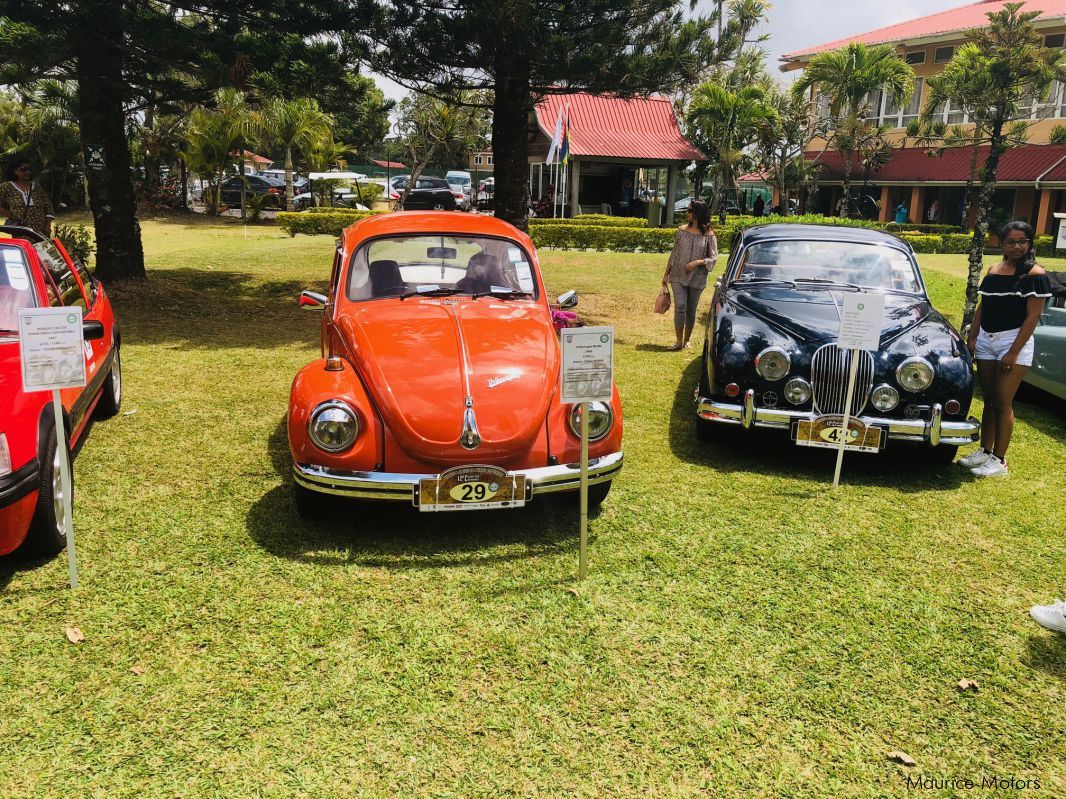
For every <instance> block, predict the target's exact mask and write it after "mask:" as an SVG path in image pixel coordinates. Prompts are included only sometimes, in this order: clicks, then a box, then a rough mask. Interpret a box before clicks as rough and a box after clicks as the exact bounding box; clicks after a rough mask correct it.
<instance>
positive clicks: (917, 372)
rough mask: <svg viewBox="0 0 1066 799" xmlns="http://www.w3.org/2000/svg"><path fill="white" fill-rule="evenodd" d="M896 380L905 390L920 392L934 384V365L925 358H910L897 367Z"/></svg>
mask: <svg viewBox="0 0 1066 799" xmlns="http://www.w3.org/2000/svg"><path fill="white" fill-rule="evenodd" d="M896 382H897V383H899V384H900V386H902V387H903V389H904V390H906V391H909V392H911V393H912V394H919V393H921V392H922V391H925V390H926V389H927V388H929V386H931V385H932V384H933V365H932V364H931V363H929V361H927V360H926V359H925V358H919V357H917V356H915V357H913V358H908V359H907V360H905V361H904V362H903V363H901V364H900V365H899V367H898V368H897V369H896Z"/></svg>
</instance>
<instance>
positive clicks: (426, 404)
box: [288, 212, 622, 515]
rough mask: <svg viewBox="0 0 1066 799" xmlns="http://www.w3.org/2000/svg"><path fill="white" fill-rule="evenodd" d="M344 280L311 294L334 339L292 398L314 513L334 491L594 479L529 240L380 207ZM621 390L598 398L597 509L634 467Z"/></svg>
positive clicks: (502, 494) (456, 506)
mask: <svg viewBox="0 0 1066 799" xmlns="http://www.w3.org/2000/svg"><path fill="white" fill-rule="evenodd" d="M329 286H330V288H329V295H328V296H327V295H323V294H317V293H315V292H311V291H305V292H304V293H303V295H302V297H301V300H300V304H301V305H302V306H303V307H305V308H308V309H311V310H317V311H320V312H321V313H322V347H323V349H322V357H321V358H319V359H317V360H315V361H313V362H312V363H310V364H309V365H307V366H305V367H304V368H303V369H301V370H300V371H299V373H297V375H296V378H295V380H294V381H293V384H292V393H291V394H290V398H289V414H288V437H289V448H290V451H291V453H292V459H293V477H294V483H295V486H294V491H295V500H296V506H297V508H298V509H299V511H300V512H301V513H302V514H306V515H313V514H315V513H316V512H317V511H318V510H320V509H321V507H322V504H323V502H324V500H325V497H326V496H328V495H332V496H340V497H350V498H352V499H362V500H382V501H391V502H402V503H406V504H411V505H414V506H415V507H417V508H419V509H420V510H423V511H451V510H479V509H487V508H516V507H519V506H522V505H524V504H525V503H527V502H529V501H532V500H534V499H536V498H538V497H540V496H542V495H545V494H549V493H553V492H557V491H577V490H578V489H579V487H580V469H579V468H578V464H579V462H580V458H581V439H580V430H581V406H580V405H570V404H567V403H564V402H562V400H561V390H560V383H559V358H560V348H559V337H558V335H557V334H556V331H555V327H554V325H553V320H552V312H551V307H550V305H549V302H548V297H547V291H546V288H545V286H544V282H543V276H542V274H541V272H540V268H539V266H538V263H537V256H536V252H535V250H534V248H533V242H532V241H531V240H530V238H529V236H527V235H526V234H525V233H522V232H521V231H519V230H517V229H516V228H514V227H513V226H511V225H509V224H507V223H506V222H503V221H502V220H498V219H495V218H492V217H486V216H474V215H467V214H444V213H421V212H415V213H402V214H382V215H380V216H375V217H370V218H369V219H364V220H363V221H361V222H359V223H358V224H357V225H353V226H352V227H349V228H348V229H347V230H345V231H344V233H343V234H342V236H341V240H340V245H339V247H338V249H337V255H336V258H335V260H334V262H333V273H332V276H331V278H330V281H329ZM567 294H568V295H569V296H566V295H564V296H563V297H560V299H559V304H560V306H563V307H573V305H575V304H576V302H577V296H576V294H573V292H568V293H567ZM612 394H613V397H612V400H611V401H610V402H594V403H591V404H590V409H589V419H588V423H589V427H590V444H589V457H590V462H589V464H590V465H589V480H590V483H591V485H590V487H589V501H590V503H591V504H592V505H593V506H595V505H597V504H599V503H600V502H602V501H603V500H604V499H605V498H606V496H607V493H608V491H609V490H610V487H611V481H612V480H613V479H614V477H616V476H617V475H618V474H619V472H620V471H621V468H622V405H621V400H620V399H619V396H618V389H617V388H616V387H612Z"/></svg>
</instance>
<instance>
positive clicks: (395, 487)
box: [292, 452, 622, 506]
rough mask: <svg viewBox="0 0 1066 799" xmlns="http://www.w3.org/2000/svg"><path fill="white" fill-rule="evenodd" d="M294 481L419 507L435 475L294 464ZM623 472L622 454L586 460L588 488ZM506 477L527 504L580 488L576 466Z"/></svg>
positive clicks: (316, 488) (324, 490)
mask: <svg viewBox="0 0 1066 799" xmlns="http://www.w3.org/2000/svg"><path fill="white" fill-rule="evenodd" d="M292 471H293V478H294V479H295V480H296V483H297V484H298V485H301V486H303V487H304V488H307V489H310V490H311V491H318V492H321V493H323V494H334V495H336V496H342V497H349V498H352V499H375V500H391V501H398V502H410V503H411V504H412V505H416V506H417V504H418V487H419V483H420V482H421V481H422V480H423V479H428V478H434V477H437V476H438V475H435V474H400V473H389V472H348V471H341V470H339V469H328V468H326V467H324V466H315V465H313V464H307V463H295V464H293V467H292ZM621 471H622V453H621V452H612V453H611V454H610V455H603V456H601V457H599V458H593V459H591V460H589V485H595V484H597V483H605V482H607V481H608V480H613V479H614V478H615V477H617V476H618V474H619V472H621ZM508 474H514V475H524V476H525V478H526V501H527V502H528V501H529V500H531V499H532V498H533V497H535V496H538V495H540V494H551V493H554V492H556V491H576V490H577V489H578V488H580V487H581V465H580V464H578V463H567V464H560V465H558V466H543V467H539V468H535V469H516V470H515V471H514V472H509V473H508Z"/></svg>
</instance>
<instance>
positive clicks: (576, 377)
mask: <svg viewBox="0 0 1066 799" xmlns="http://www.w3.org/2000/svg"><path fill="white" fill-rule="evenodd" d="M560 337H561V338H560V341H561V344H562V358H561V359H560V368H561V370H562V374H561V375H560V384H561V386H562V389H561V391H560V396H561V399H562V401H563V402H566V403H575V404H578V403H579V404H580V405H581V489H580V495H581V504H580V509H581V520H580V538H579V544H578V546H579V549H578V558H577V578H578V580H584V579H585V577H586V576H587V575H588V510H589V410H590V406H589V403H590V402H607V403H609V402H611V399H612V395H613V390H614V328H613V327H577V328H569V329H566V330H563V331H562V333H561V334H560Z"/></svg>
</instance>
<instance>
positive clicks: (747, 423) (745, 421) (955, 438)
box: [696, 389, 981, 447]
mask: <svg viewBox="0 0 1066 799" xmlns="http://www.w3.org/2000/svg"><path fill="white" fill-rule="evenodd" d="M696 415H697V416H699V418H700V419H703V420H705V421H708V422H721V423H723V424H738V425H740V426H741V427H744V428H750V427H770V428H778V429H782V430H791V429H792V425H793V423H794V422H798V421H800V420H804V419H807V420H814V419H816V418H817V417H818V414H816V413H814V412H812V411H793V410H788V409H786V408H757V407H755V392H754V391H752V390H751V389H748V391H747V392H745V394H744V396H743V402H742V403H740V404H735V403H728V402H718V401H717V400H713V399H709V398H707V397H701V396H699V395H698V394H697V396H696ZM858 418H859V419H861V420H862V421H863V422H864V423H865V424H866V425H867V426H868V427H880V428H882V429H883V430H885V436H886V437H887V438H888V439H890V440H893V441H917V442H925V443H927V444H929V445H930V446H934V447H935V446H937V445H940V444H943V445H946V446H952V447H955V446H964V445H966V444H972V443H973V442H975V441H977V440H978V439H979V438H980V437H981V423H980V422H979V421H978V420H977V419H974V418H973V417H972V416H971V417H970V418H968V419H966V420H965V421H950V420H945V419H944V411H943V408H942V407H941V406H940V405H939V404H935V405H933V406H932V407H931V408H930V411H929V418H928V419H887V418H882V417H878V416H865V415H861V414H860V415H859V417H858Z"/></svg>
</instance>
